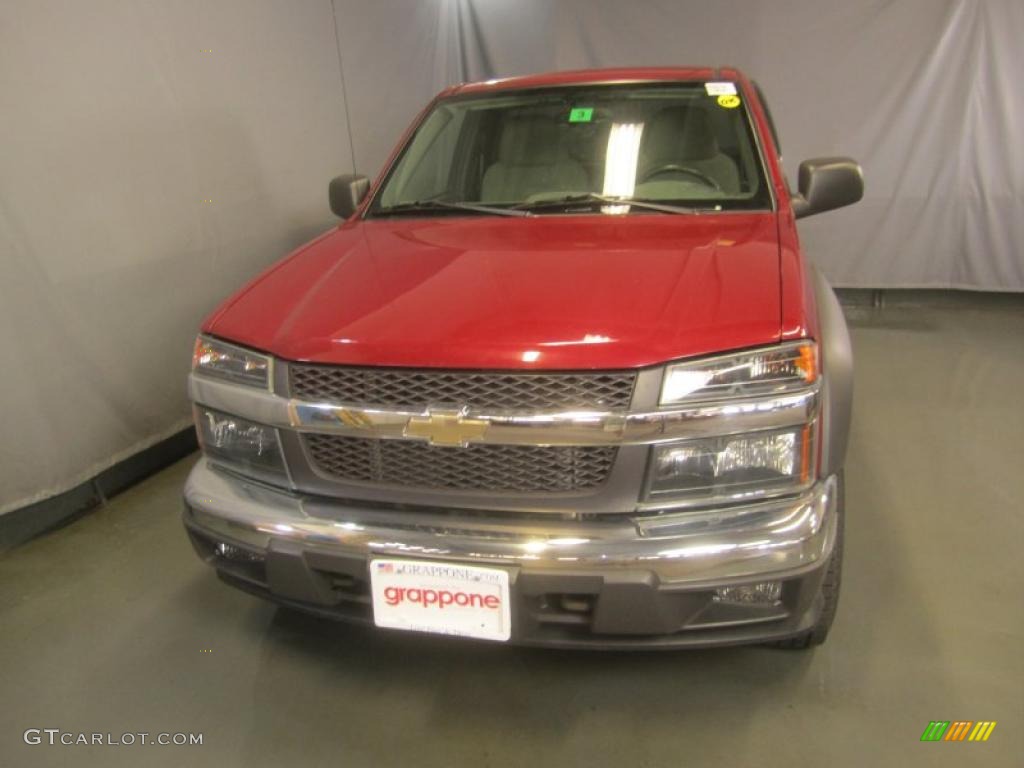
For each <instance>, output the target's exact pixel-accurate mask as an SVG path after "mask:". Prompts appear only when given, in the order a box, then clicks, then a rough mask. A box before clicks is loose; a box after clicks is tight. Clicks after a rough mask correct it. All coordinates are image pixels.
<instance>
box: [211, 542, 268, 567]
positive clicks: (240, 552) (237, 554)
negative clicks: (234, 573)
mask: <svg viewBox="0 0 1024 768" xmlns="http://www.w3.org/2000/svg"><path fill="white" fill-rule="evenodd" d="M214 551H215V552H216V553H217V555H218V556H219V557H223V558H224V559H225V560H234V561H235V562H236V563H258V562H260V561H261V560H263V555H261V554H259V553H257V552H250V551H249V550H248V549H242V548H241V547H236V546H235V545H234V544H228V543H226V542H223V541H221V542H219V543H218V544H217V546H216V547H214Z"/></svg>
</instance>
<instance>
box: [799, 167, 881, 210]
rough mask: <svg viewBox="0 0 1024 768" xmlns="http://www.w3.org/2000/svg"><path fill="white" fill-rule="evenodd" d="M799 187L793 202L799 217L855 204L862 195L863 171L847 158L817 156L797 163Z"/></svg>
mask: <svg viewBox="0 0 1024 768" xmlns="http://www.w3.org/2000/svg"><path fill="white" fill-rule="evenodd" d="M798 188H799V190H800V192H799V194H796V195H793V198H792V204H793V214H794V215H795V216H796V218H798V219H799V218H802V217H804V216H811V215H813V214H815V213H822V212H824V211H831V210H833V209H835V208H842V207H843V206H844V205H852V204H853V203H856V202H857V201H858V200H860V199H861V198H862V197H864V173H863V172H862V171H861V168H860V165H858V164H857V161H856V160H851V159H850V158H848V157H817V158H814V159H813V160H804V161H803V162H802V163H800V174H799V177H798Z"/></svg>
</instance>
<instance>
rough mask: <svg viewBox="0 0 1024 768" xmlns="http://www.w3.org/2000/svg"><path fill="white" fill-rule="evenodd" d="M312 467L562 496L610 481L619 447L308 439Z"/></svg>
mask: <svg viewBox="0 0 1024 768" xmlns="http://www.w3.org/2000/svg"><path fill="white" fill-rule="evenodd" d="M303 440H304V442H305V444H306V448H307V451H308V453H309V456H310V458H311V459H312V461H313V464H314V465H315V466H316V467H317V468H318V469H319V470H320V472H321V473H323V474H325V475H327V476H328V477H330V478H331V479H334V480H339V481H347V482H361V483H375V484H381V485H392V486H410V487H421V488H433V489H447V490H459V491H483V492H490V491H517V492H521V493H530V492H546V493H551V492H557V491H580V490H586V489H590V488H596V487H597V486H600V485H602V484H603V483H604V482H605V480H607V479H608V475H609V474H610V473H611V470H612V465H613V464H614V463H615V456H616V453H617V451H618V448H616V447H615V446H533V445H489V444H473V445H469V446H467V447H465V448H442V447H437V446H433V445H430V444H429V443H421V442H413V441H407V440H375V439H368V438H361V437H342V436H339V435H320V434H308V435H304V436H303Z"/></svg>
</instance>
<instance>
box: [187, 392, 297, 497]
mask: <svg viewBox="0 0 1024 768" xmlns="http://www.w3.org/2000/svg"><path fill="white" fill-rule="evenodd" d="M193 413H194V415H195V420H196V433H197V435H198V437H199V445H200V446H201V447H202V449H203V453H205V454H206V455H207V457H209V458H210V459H212V460H213V461H215V462H218V463H221V464H224V465H226V466H228V467H231V468H233V469H235V470H237V471H238V472H240V473H241V474H243V475H248V476H250V477H255V478H258V479H260V480H266V481H267V482H270V483H274V484H275V485H287V484H288V473H287V471H286V470H285V466H284V458H283V457H282V455H281V445H280V443H279V442H278V439H277V430H276V429H274V428H273V427H268V426H265V425H263V424H257V423H256V422H253V421H249V420H247V419H242V418H239V417H238V416H230V415H228V414H226V413H221V412H220V411H214V410H211V409H209V408H206V407H204V406H202V405H196V406H193Z"/></svg>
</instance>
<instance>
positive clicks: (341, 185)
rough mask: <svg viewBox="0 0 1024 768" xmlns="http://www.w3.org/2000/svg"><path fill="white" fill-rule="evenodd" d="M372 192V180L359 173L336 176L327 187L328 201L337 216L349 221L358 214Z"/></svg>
mask: <svg viewBox="0 0 1024 768" xmlns="http://www.w3.org/2000/svg"><path fill="white" fill-rule="evenodd" d="M369 191H370V180H369V179H368V178H366V177H365V176H360V175H359V174H357V173H344V174H342V175H341V176H335V177H334V178H333V179H331V183H330V184H329V185H328V187H327V199H328V200H329V201H330V203H331V210H332V211H334V215H335V216H340V217H341V218H343V219H347V218H348V217H349V216H351V215H352V214H353V213H355V212H356V208H358V207H359V204H360V203H362V202H363V198H365V197H366V193H367V192H369Z"/></svg>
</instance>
